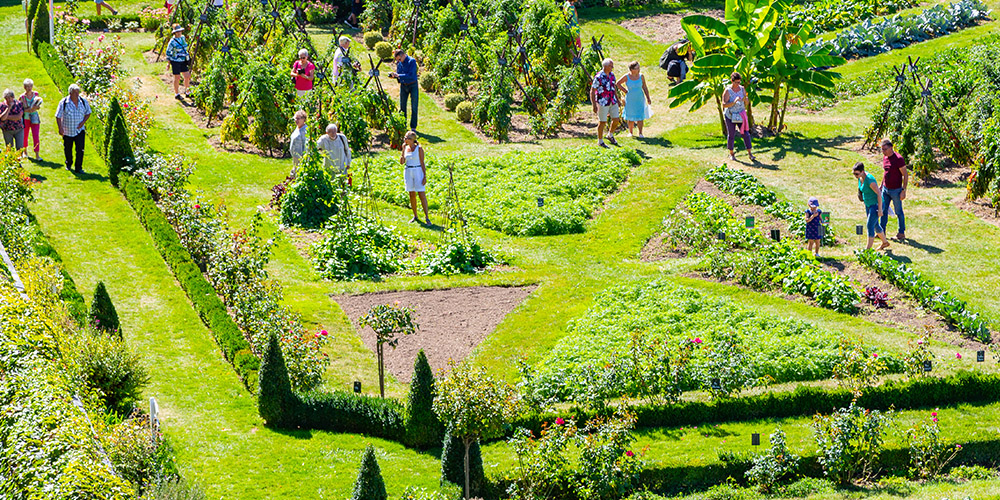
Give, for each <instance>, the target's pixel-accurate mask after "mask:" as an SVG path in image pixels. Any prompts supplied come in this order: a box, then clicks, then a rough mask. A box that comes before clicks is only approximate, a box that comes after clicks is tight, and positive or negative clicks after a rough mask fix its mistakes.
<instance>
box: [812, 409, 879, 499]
mask: <svg viewBox="0 0 1000 500" xmlns="http://www.w3.org/2000/svg"><path fill="white" fill-rule="evenodd" d="M892 419H893V415H892V412H891V411H890V412H881V411H878V410H866V409H864V408H862V407H860V406H857V405H855V404H854V403H853V402H852V403H851V405H850V406H848V407H847V408H840V409H838V410H836V411H834V412H833V414H832V415H830V416H828V417H824V416H822V415H816V416H815V417H814V418H813V424H812V426H813V431H814V432H815V435H816V444H817V445H818V446H819V451H820V454H819V463H820V465H822V466H823V473H824V474H826V476H827V477H829V478H830V479H833V480H834V481H837V482H838V483H840V484H848V483H850V482H852V481H854V480H856V479H867V478H869V477H870V476H871V474H872V473H873V472H874V471H873V469H872V467H873V466H874V465H875V464H877V463H878V458H879V454H880V453H881V452H882V443H883V440H884V438H885V431H886V428H887V427H888V426H889V424H890V423H891V422H892Z"/></svg>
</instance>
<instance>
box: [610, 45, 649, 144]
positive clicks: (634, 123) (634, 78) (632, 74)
mask: <svg viewBox="0 0 1000 500" xmlns="http://www.w3.org/2000/svg"><path fill="white" fill-rule="evenodd" d="M628 71H629V72H628V73H626V74H625V76H623V77H621V79H620V80H618V89H619V90H621V91H622V92H624V93H625V121H626V122H628V135H633V134H632V129H633V127H638V129H639V137H640V138H641V137H642V125H643V122H645V121H646V120H647V119H649V118H650V117H651V116H652V114H653V113H652V111H650V109H649V105H650V104H652V103H653V101H652V100H650V98H649V89H648V88H646V76H645V75H643V74H641V73H640V72H639V61H632V62H630V63H629V65H628Z"/></svg>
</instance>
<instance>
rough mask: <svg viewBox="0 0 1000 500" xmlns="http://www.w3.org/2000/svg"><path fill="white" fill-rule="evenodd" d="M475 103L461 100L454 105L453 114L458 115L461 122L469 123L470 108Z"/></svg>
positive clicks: (470, 116)
mask: <svg viewBox="0 0 1000 500" xmlns="http://www.w3.org/2000/svg"><path fill="white" fill-rule="evenodd" d="M474 106H475V105H474V104H472V103H471V102H469V101H462V102H460V103H458V104H457V105H456V106H455V114H456V115H457V116H458V120H459V121H460V122H462V123H469V122H471V121H472V108H473V107H474Z"/></svg>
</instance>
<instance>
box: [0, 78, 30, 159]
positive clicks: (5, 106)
mask: <svg viewBox="0 0 1000 500" xmlns="http://www.w3.org/2000/svg"><path fill="white" fill-rule="evenodd" d="M0 130H3V143H4V144H5V145H6V146H7V147H12V148H14V150H16V151H21V148H23V147H24V106H23V105H21V101H19V100H18V99H16V98H15V97H14V91H13V90H11V89H4V91H3V102H2V103H0ZM18 154H20V153H18Z"/></svg>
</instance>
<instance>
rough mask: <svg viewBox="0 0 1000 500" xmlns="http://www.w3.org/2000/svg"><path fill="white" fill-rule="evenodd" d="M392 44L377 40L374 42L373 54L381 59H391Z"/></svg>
mask: <svg viewBox="0 0 1000 500" xmlns="http://www.w3.org/2000/svg"><path fill="white" fill-rule="evenodd" d="M392 51H393V49H392V44H390V43H389V42H378V43H376V44H375V55H376V56H377V57H378V58H379V59H380V60H382V61H390V60H392Z"/></svg>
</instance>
